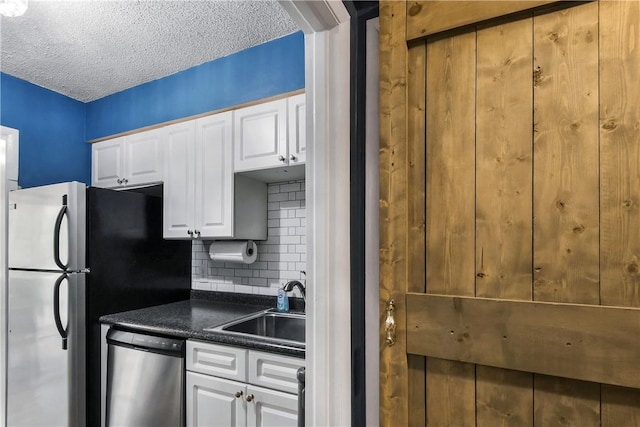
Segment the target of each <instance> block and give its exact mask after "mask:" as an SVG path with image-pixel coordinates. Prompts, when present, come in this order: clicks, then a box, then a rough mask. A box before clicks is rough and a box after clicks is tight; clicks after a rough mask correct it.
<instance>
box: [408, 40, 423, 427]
mask: <svg viewBox="0 0 640 427" xmlns="http://www.w3.org/2000/svg"><path fill="white" fill-rule="evenodd" d="M426 59H427V46H426V44H424V43H422V44H419V45H416V46H413V47H412V48H411V49H409V52H408V70H407V85H408V87H410V88H411V90H409V91H407V131H408V134H407V156H408V158H407V167H408V176H407V185H408V186H409V188H410V194H411V197H410V198H409V200H408V206H407V215H408V226H409V236H411V238H409V239H408V241H407V276H408V277H407V285H406V286H407V291H411V292H425V290H426V283H425V84H426V75H425V73H426ZM407 363H408V366H409V379H408V380H409V391H408V393H409V426H424V425H425V423H426V414H425V399H426V395H425V393H426V387H425V381H426V366H425V363H426V358H425V357H422V356H414V355H407Z"/></svg>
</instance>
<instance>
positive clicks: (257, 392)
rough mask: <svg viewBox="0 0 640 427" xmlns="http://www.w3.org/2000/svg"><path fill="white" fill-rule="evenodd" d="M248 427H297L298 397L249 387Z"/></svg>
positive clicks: (247, 398)
mask: <svg viewBox="0 0 640 427" xmlns="http://www.w3.org/2000/svg"><path fill="white" fill-rule="evenodd" d="M246 400H247V401H248V402H247V427H256V426H260V427H297V425H298V396H297V395H295V394H290V393H283V392H281V391H275V390H269V389H266V388H262V387H256V386H252V385H247V397H246Z"/></svg>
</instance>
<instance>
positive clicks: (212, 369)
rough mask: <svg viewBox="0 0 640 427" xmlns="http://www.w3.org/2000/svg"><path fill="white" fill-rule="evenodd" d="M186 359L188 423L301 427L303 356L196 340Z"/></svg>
mask: <svg viewBox="0 0 640 427" xmlns="http://www.w3.org/2000/svg"><path fill="white" fill-rule="evenodd" d="M186 357H187V371H188V372H187V396H186V402H187V403H186V405H187V426H190V427H191V426H193V427H202V426H222V425H225V426H226V425H230V426H241V427H245V426H247V427H254V426H255V427H257V426H264V427H269V426H273V427H276V426H277V427H287V426H291V427H295V426H297V422H298V396H297V379H296V372H297V370H298V368H300V367H302V366H304V360H303V359H298V358H295V357H288V356H282V355H277V354H272V353H266V352H261V351H254V350H247V349H241V348H236V347H229V346H223V345H219V344H212V343H205V342H201V341H195V340H188V341H187V352H186ZM254 365H255V366H254ZM259 377H260V378H259ZM256 383H257V384H256ZM292 384H294V385H295V387H292ZM284 390H286V391H284Z"/></svg>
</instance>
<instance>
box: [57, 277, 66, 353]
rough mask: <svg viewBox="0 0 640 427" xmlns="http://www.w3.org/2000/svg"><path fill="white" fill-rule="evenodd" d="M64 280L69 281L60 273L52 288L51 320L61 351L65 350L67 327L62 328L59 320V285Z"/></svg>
mask: <svg viewBox="0 0 640 427" xmlns="http://www.w3.org/2000/svg"><path fill="white" fill-rule="evenodd" d="M64 280H69V276H68V275H67V273H62V274H61V275H60V277H58V279H57V280H56V283H55V285H54V286H53V319H54V320H55V321H56V328H58V333H59V334H60V336H61V337H62V349H63V350H66V349H67V336H68V332H69V331H68V329H69V325H67V326H66V327H63V326H62V320H61V319H60V285H61V284H62V282H63V281H64Z"/></svg>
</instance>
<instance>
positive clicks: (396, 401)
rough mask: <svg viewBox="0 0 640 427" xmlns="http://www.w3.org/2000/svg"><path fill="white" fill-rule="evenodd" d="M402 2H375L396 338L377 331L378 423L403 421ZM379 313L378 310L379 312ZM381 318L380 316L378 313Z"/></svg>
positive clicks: (387, 292) (386, 239)
mask: <svg viewBox="0 0 640 427" xmlns="http://www.w3.org/2000/svg"><path fill="white" fill-rule="evenodd" d="M405 16H406V4H405V3H404V2H395V1H384V0H383V1H381V2H380V73H379V76H380V309H381V313H384V308H385V304H386V302H387V301H388V300H389V299H391V298H394V299H395V301H396V313H395V314H396V321H397V343H396V344H395V345H394V346H391V347H389V346H387V345H386V344H385V336H384V331H383V328H381V335H380V345H381V349H380V424H381V425H383V426H392V425H397V424H399V425H407V424H408V400H409V397H408V388H407V378H408V367H407V355H406V346H405V332H404V331H405V307H404V292H405V288H406V261H407V260H406V247H407V225H406V224H407V168H406V158H407V149H406V137H407V133H406V132H407V126H406V107H407V99H406V67H407V46H406V42H405V33H406V25H405ZM383 315H384V314H382V315H381V317H382V316H383ZM382 318H383V317H382Z"/></svg>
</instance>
